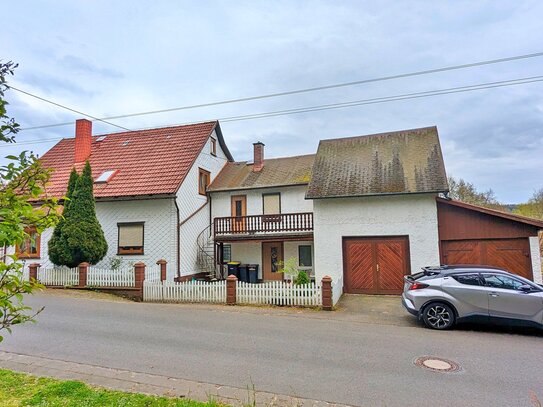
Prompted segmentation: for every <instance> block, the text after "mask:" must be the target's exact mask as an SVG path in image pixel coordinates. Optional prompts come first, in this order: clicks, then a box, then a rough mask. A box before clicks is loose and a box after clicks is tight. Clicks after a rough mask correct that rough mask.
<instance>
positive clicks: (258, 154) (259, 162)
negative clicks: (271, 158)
mask: <svg viewBox="0 0 543 407" xmlns="http://www.w3.org/2000/svg"><path fill="white" fill-rule="evenodd" d="M253 148H254V164H253V172H260V171H262V168H263V167H264V143H262V142H261V141H257V142H256V143H253Z"/></svg>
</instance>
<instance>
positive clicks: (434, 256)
mask: <svg viewBox="0 0 543 407" xmlns="http://www.w3.org/2000/svg"><path fill="white" fill-rule="evenodd" d="M313 218H314V224H315V231H314V246H315V277H316V280H317V281H320V280H321V279H322V277H324V276H325V275H329V276H330V277H332V279H333V280H334V281H336V280H337V279H341V278H343V250H342V238H343V237H354V236H367V237H370V236H398V235H407V236H409V250H410V257H411V272H412V273H416V272H418V271H419V270H420V268H421V267H423V266H428V265H439V238H438V228H437V206H436V201H435V195H433V194H424V195H401V196H400V195H398V196H381V197H361V198H332V199H316V200H315V201H314V203H313Z"/></svg>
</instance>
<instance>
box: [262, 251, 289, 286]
mask: <svg viewBox="0 0 543 407" xmlns="http://www.w3.org/2000/svg"><path fill="white" fill-rule="evenodd" d="M283 260H284V259H283V242H264V243H262V278H263V280H283V273H279V270H281V269H282V268H283V266H282V264H283Z"/></svg>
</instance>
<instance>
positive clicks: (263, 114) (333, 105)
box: [0, 75, 543, 147]
mask: <svg viewBox="0 0 543 407" xmlns="http://www.w3.org/2000/svg"><path fill="white" fill-rule="evenodd" d="M534 82H543V75H539V76H531V77H526V78H518V79H509V80H503V81H496V82H487V83H480V84H476V85H467V86H457V87H453V88H448V89H436V90H428V91H423V92H414V93H404V94H399V95H393V96H383V97H378V98H371V99H362V100H353V101H348V102H340V103H331V104H326V105H317V106H306V107H300V108H294V109H286V110H276V111H270V112H261V113H253V114H247V115H238V116H229V117H222V118H219V119H217V120H219V121H222V122H234V121H242V120H251V119H262V118H266V117H274V116H285V115H291V114H299V113H308V112H315V111H322V110H331V109H341V108H346V107H354V106H362V105H372V104H378V103H386V102H395V101H402V100H408V99H419V98H425V97H431V96H439V95H448V94H453V93H464V92H472V91H476V90H483V89H492V88H500V87H505V86H515V85H523V84H527V83H534ZM201 121H206V120H200V121H199V122H201ZM192 123H194V122H192ZM187 124H191V123H182V124H177V125H178V126H181V125H187ZM170 126H171V125H170ZM143 130H145V129H139V130H138V131H143ZM58 140H62V137H58V138H50V139H41V140H28V141H25V142H21V143H17V145H25V144H38V143H48V142H51V141H58ZM0 147H7V145H4V146H0Z"/></svg>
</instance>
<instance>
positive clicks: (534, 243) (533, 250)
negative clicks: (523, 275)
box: [529, 236, 543, 284]
mask: <svg viewBox="0 0 543 407" xmlns="http://www.w3.org/2000/svg"><path fill="white" fill-rule="evenodd" d="M529 241H530V255H531V257H532V272H533V275H534V283H537V284H543V276H542V275H541V273H542V272H543V270H541V249H540V246H539V237H537V236H532V237H530V238H529Z"/></svg>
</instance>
